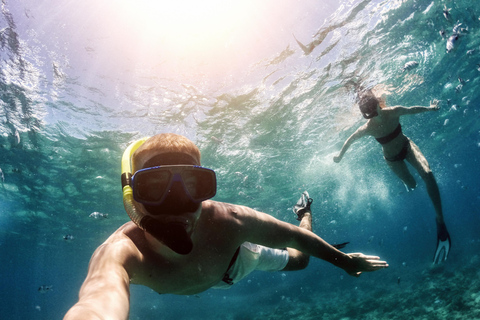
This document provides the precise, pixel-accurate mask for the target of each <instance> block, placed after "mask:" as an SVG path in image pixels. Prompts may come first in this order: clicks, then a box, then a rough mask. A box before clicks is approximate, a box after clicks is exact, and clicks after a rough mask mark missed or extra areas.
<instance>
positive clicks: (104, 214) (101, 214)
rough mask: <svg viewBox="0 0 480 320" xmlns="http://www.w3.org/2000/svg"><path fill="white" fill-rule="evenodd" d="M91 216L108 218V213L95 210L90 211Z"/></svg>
mask: <svg viewBox="0 0 480 320" xmlns="http://www.w3.org/2000/svg"><path fill="white" fill-rule="evenodd" d="M89 217H90V218H94V219H100V218H108V213H100V212H97V211H95V212H92V213H90V215H89Z"/></svg>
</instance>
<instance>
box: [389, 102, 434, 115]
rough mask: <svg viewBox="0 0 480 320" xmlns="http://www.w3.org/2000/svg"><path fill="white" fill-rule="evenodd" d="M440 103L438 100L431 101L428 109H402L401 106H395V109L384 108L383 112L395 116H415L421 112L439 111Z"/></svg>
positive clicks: (421, 107) (416, 107)
mask: <svg viewBox="0 0 480 320" xmlns="http://www.w3.org/2000/svg"><path fill="white" fill-rule="evenodd" d="M439 104H440V101H438V100H436V99H435V100H433V101H430V105H429V106H428V107H425V106H412V107H402V106H395V107H389V108H385V109H384V111H387V112H392V113H394V115H396V116H398V117H399V116H404V115H408V114H417V113H422V112H427V111H438V110H440V106H439Z"/></svg>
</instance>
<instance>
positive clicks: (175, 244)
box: [140, 216, 193, 255]
mask: <svg viewBox="0 0 480 320" xmlns="http://www.w3.org/2000/svg"><path fill="white" fill-rule="evenodd" d="M140 227H141V228H142V229H144V230H145V231H147V232H148V233H150V234H151V235H152V236H154V237H155V239H157V240H158V241H161V242H162V243H163V244H164V245H166V246H167V247H169V248H170V249H172V250H173V251H175V252H176V253H178V254H183V255H185V254H189V253H190V252H191V251H192V249H193V242H192V239H190V236H189V235H188V233H187V231H186V230H185V226H184V225H183V224H181V223H168V224H164V223H159V222H158V221H157V220H155V219H154V218H152V217H150V216H145V217H143V219H142V221H141V222H140Z"/></svg>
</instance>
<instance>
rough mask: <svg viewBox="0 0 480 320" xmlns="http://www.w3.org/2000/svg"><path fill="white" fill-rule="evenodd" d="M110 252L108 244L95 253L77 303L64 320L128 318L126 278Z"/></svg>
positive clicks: (127, 279) (121, 266) (127, 284)
mask: <svg viewBox="0 0 480 320" xmlns="http://www.w3.org/2000/svg"><path fill="white" fill-rule="evenodd" d="M111 251H112V250H111V249H110V248H108V245H107V246H105V245H102V246H100V247H99V248H98V249H97V250H96V251H95V253H94V254H93V256H92V259H91V260H90V265H89V270H88V275H87V278H86V279H85V282H84V283H83V285H82V287H81V289H80V294H79V301H78V302H77V303H76V304H75V305H74V306H73V307H72V308H71V309H70V310H69V311H68V312H67V314H66V315H65V317H64V320H73V319H82V320H83V319H89V320H90V319H92V320H93V319H95V320H96V319H128V313H129V308H130V303H129V297H130V289H129V284H130V277H129V275H128V274H127V272H126V270H125V268H124V267H123V265H122V264H121V263H119V262H118V260H117V259H116V258H115V256H114V253H113V252H111Z"/></svg>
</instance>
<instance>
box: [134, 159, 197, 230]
mask: <svg viewBox="0 0 480 320" xmlns="http://www.w3.org/2000/svg"><path fill="white" fill-rule="evenodd" d="M136 165H137V168H139V169H146V168H151V167H156V166H169V165H199V163H198V161H196V160H195V159H194V158H193V157H192V156H190V155H188V154H181V153H160V154H158V153H157V154H155V155H153V156H150V157H149V156H146V157H145V158H144V159H137V161H136ZM184 183H185V182H184ZM142 205H143V207H144V208H145V211H146V212H147V213H148V214H149V215H150V216H152V217H154V218H155V219H156V220H158V221H159V222H162V223H163V222H164V223H172V222H175V223H182V224H185V227H187V228H188V229H189V230H190V231H191V230H192V228H193V225H194V222H195V221H196V220H197V219H198V214H199V213H200V211H201V203H198V202H193V201H192V200H191V198H190V197H189V196H188V195H187V194H186V191H185V189H184V186H183V185H182V182H181V181H174V182H173V184H172V186H171V188H170V189H169V190H168V194H167V195H166V197H165V199H164V200H163V202H162V203H161V204H159V205H147V204H142Z"/></svg>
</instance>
